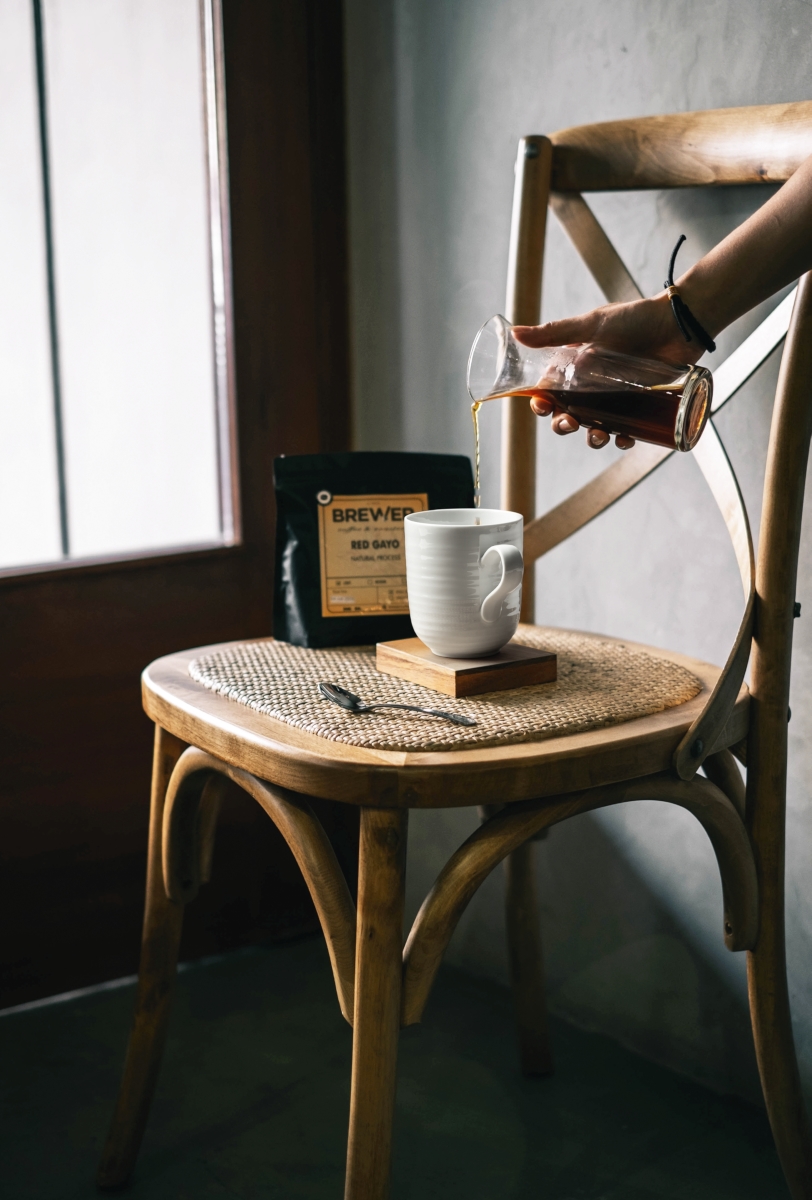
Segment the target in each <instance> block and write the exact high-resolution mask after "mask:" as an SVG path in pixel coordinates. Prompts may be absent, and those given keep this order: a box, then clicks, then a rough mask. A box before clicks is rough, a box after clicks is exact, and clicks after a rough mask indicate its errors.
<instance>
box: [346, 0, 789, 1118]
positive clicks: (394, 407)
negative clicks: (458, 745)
mask: <svg viewBox="0 0 812 1200" xmlns="http://www.w3.org/2000/svg"><path fill="white" fill-rule="evenodd" d="M347 28H348V66H349V114H350V138H351V164H350V166H351V170H350V176H351V184H350V186H351V220H352V246H353V251H352V253H353V260H352V265H353V304H354V314H355V326H354V330H355V331H354V338H355V343H354V358H355V384H356V420H357V444H358V446H359V447H361V448H368V449H381V448H404V449H412V450H448V451H458V452H463V453H469V454H470V453H471V450H472V435H471V427H470V416H469V409H468V404H467V401H466V393H465V388H464V381H463V375H464V365H465V361H466V357H467V353H468V349H469V346H470V342H471V339H472V337H473V335H474V333H475V332H476V330H477V328H478V327H479V325H480V324H481V323H482V321H483V320H485V319H486V318H487V317H488V316H490V315H491V314H492V313H494V312H496V311H500V310H501V309H502V308H503V305H504V285H505V271H506V260H507V243H508V230H509V222H510V206H511V196H512V184H513V176H512V167H513V160H514V157H515V151H516V142H517V139H518V138H519V137H520V136H521V135H522V134H527V133H547V132H551V131H554V130H555V129H559V128H562V127H565V126H568V125H575V124H579V123H584V122H589V121H596V120H608V119H610V118H614V117H630V116H638V115H644V114H647V113H660V112H670V111H680V110H685V109H696V108H715V107H723V106H727V105H741V104H763V103H770V102H777V101H784V100H796V99H808V98H809V97H810V90H811V89H812V84H811V83H810V79H811V78H812V76H810V66H811V65H812V63H811V62H810V60H811V59H812V6H810V5H809V4H807V3H803V2H801V0H771V3H770V4H764V3H763V2H762V0H609V2H607V0H604V2H603V3H601V2H600V0H568V2H567V3H563V0H501V2H500V0H347ZM767 194H768V193H767V191H766V190H765V189H757V188H743V189H725V190H722V191H717V192H715V193H713V194H706V193H700V192H696V191H693V190H687V191H682V192H678V193H670V194H664V193H663V194H658V193H648V194H644V195H636V196H634V195H624V196H610V195H604V196H598V197H595V198H594V199H593V203H594V207H595V210H596V212H597V214H598V216H599V218H600V219H601V221H602V222H603V223H604V225H605V227H606V229H607V231H608V232H609V234H610V236H611V237H612V239H613V240H614V242H615V244H616V245H617V247H618V249H619V251H620V253H621V254H622V256H623V257H624V259H625V261H626V262H627V264H628V265H629V267H630V269H631V271H632V274H633V275H634V276H635V277H636V279H637V281H638V283H639V284H640V286H641V287H642V288H643V290H644V291H645V292H646V293H648V294H651V293H652V292H654V291H655V290H658V289H659V288H660V287H661V286H662V280H663V278H664V274H665V267H666V264H667V259H668V254H669V252H670V250H671V247H672V245H673V243H674V241H675V240H676V237H677V235H678V234H679V233H681V232H685V233H686V234H687V236H688V243H687V246H686V247H684V248H683V251H682V257H681V260H680V261H681V266H682V267H683V268H684V267H686V266H687V265H688V263H689V261H691V260H692V259H695V258H698V257H700V256H701V254H702V253H704V252H705V251H706V250H707V249H708V248H709V247H710V246H712V245H713V244H714V243H715V242H716V241H717V240H718V239H719V238H720V237H722V236H723V235H724V234H725V233H726V232H727V231H728V230H729V229H730V228H732V227H733V226H734V225H735V224H737V223H738V222H739V221H741V220H742V219H743V218H744V217H745V216H747V215H748V213H750V212H751V211H752V210H753V209H754V208H755V207H757V206H758V204H760V203H761V202H762V201H763V200H764V199H765V198H766V196H767ZM600 302H601V296H600V294H599V292H598V290H597V288H596V286H595V285H594V284H593V283H592V281H591V280H590V278H589V276H588V275H587V273H586V271H585V269H584V268H583V266H582V265H581V263H580V261H579V260H578V258H577V256H576V254H575V252H574V251H573V250H572V248H571V247H570V245H569V243H568V242H567V241H566V239H565V238H564V236H563V234H562V233H561V231H560V230H559V229H558V228H557V226H556V223H555V220H554V218H552V217H551V219H550V229H549V236H548V251H547V262H546V268H545V278H544V299H543V314H544V317H545V319H549V318H552V317H555V316H562V315H565V314H568V313H571V312H578V311H583V310H584V309H587V308H590V307H592V306H593V305H595V304H597V303H600ZM770 307H771V305H767V306H765V308H764V310H763V312H766V311H768V310H769V308H770ZM763 312H762V313H761V314H754V315H752V316H750V317H748V318H745V319H743V320H742V321H740V322H739V323H738V326H737V327H734V328H733V329H731V330H730V331H729V332H728V333H726V334H725V335H724V336H723V337H722V338H721V339H720V349H719V351H718V352H717V354H716V355H714V356H712V357H711V359H710V364H709V365H710V366H711V367H713V365H714V362H717V363H718V362H721V361H722V359H723V358H724V356H725V354H726V353H727V352H728V351H729V350H730V349H732V348H733V347H734V346H735V345H736V344H738V342H739V341H740V340H741V337H742V336H743V335H744V334H745V333H747V332H748V331H749V330H750V329H751V328H752V327H753V326H754V325H755V324H756V323H757V319H758V317H759V316H760V315H763ZM777 369H778V363H777V356H773V359H772V360H771V361H769V362H768V363H767V364H766V365H765V366H764V367H763V368H762V369H761V370H760V371H759V373H758V374H757V375H756V377H755V378H754V379H753V380H752V381H751V382H750V383H749V384H748V385H747V387H746V388H745V389H744V390H743V391H742V392H741V393H740V394H739V395H738V396H737V397H736V399H735V400H734V401H733V402H732V403H731V405H730V407H729V409H728V410H726V411H725V412H724V414H723V415H722V416H721V417H720V420H719V422H718V424H719V428H720V432H721V433H722V436H723V438H724V439H725V442H726V444H727V446H728V450H729V453H730V454H731V457H732V459H733V462H734V465H735V467H736V470H737V472H738V473H739V477H740V480H741V483H742V487H743V490H744V492H745V496H746V499H747V503H748V507H749V509H750V514H751V519H752V520H753V523H754V525H755V526H756V527H757V525H758V515H759V507H760V488H761V484H762V479H763V471H764V455H765V447H766V440H767V433H768V428H769V418H770V410H771V399H772V395H773V390H774V386H775V380H776V376H777ZM496 407H497V406H496V405H494V406H493V408H494V409H495V408H496ZM483 425H484V498H485V503H496V502H497V500H498V464H499V414H498V412H496V411H486V413H485V416H484V420H483ZM538 450H539V472H538V480H539V483H538V511H543V510H544V509H546V508H548V507H549V506H550V505H551V504H554V503H556V502H557V501H558V500H559V499H561V498H562V497H563V496H564V495H566V494H568V493H569V492H570V491H571V490H572V489H573V488H574V487H576V486H580V484H582V483H583V482H584V481H585V480H586V479H588V478H589V477H590V476H591V475H592V474H594V473H596V472H597V471H598V470H599V469H601V468H603V467H604V466H606V465H608V463H609V462H610V461H611V457H612V455H613V454H616V453H617V451H614V450H608V451H603V452H602V453H601V454H600V455H598V454H596V453H595V452H594V451H589V450H588V449H587V448H586V446H585V445H584V444H583V437H582V435H576V436H575V437H571V438H569V439H566V440H561V439H558V438H554V437H553V436H552V435H551V434H550V432H549V429H548V428H547V427H546V426H545V424H544V423H542V422H539V430H538ZM811 552H812V523H810V524H808V526H807V533H806V536H805V539H804V546H803V550H802V565H801V580H800V585H799V590H798V595H799V598H800V599H801V600H802V601H804V602H805V603H806V610H805V611H806V612H807V613H808V614H809V619H808V620H802V621H801V622H799V623H798V627H797V629H796V648H795V676H794V681H795V682H794V689H793V699H792V707H793V713H794V717H793V722H792V725H791V738H790V741H791V762H790V774H791V779H790V796H789V819H788V823H789V830H788V832H789V840H788V864H787V868H788V869H787V899H788V909H789V916H788V936H789V972H790V987H791V994H792V1001H793V1015H794V1020H795V1029H796V1038H797V1041H798V1045H799V1050H800V1053H801V1057H802V1067H803V1070H804V1075H805V1079H806V1081H807V1084H808V1085H809V1088H810V1091H812V992H810V988H809V986H808V980H809V974H808V971H809V968H808V964H809V961H810V956H809V953H808V950H809V942H810V939H811V938H812V884H810V883H809V882H808V874H807V864H808V861H809V852H810V849H811V848H812V846H811V845H810V843H811V842H812V813H810V812H809V807H810V806H809V799H808V795H809V788H808V786H807V783H806V780H807V778H808V777H809V774H810V772H809V767H810V766H812V744H810V741H811V739H812V703H810V701H811V700H812V695H811V694H810V693H811V692H812V635H811V634H810V630H811V629H812V587H810V586H809V585H810V583H812V553H811ZM740 604H741V592H740V587H739V583H738V577H737V572H736V568H735V563H734V559H733V554H732V551H731V549H730V547H729V544H728V542H727V537H726V534H725V531H724V527H723V525H722V522H721V519H720V518H719V516H718V515H717V513H716V511H715V509H714V507H713V504H712V501H711V500H710V497H709V495H708V493H707V492H706V491H705V487H704V484H703V482H702V480H701V477H700V476H699V473H698V471H697V470H696V468H695V467H694V465H693V463H692V462H691V461H690V460H689V459H681V460H680V461H672V462H671V463H669V464H668V465H667V466H666V467H665V468H663V469H662V470H661V471H660V472H659V473H658V474H657V475H656V476H655V477H654V478H653V479H651V480H650V481H649V482H648V483H647V484H646V485H645V486H644V487H642V488H641V489H638V491H636V492H635V493H633V494H632V495H631V496H630V497H628V498H627V499H626V500H625V501H624V502H623V503H622V504H620V505H618V506H617V507H616V508H615V509H614V510H612V511H611V512H610V513H608V514H607V515H606V516H604V517H603V518H602V519H601V521H600V522H598V523H597V524H595V525H594V526H592V527H589V528H588V529H586V530H584V531H583V532H582V533H580V534H579V535H578V536H577V537H575V538H574V539H573V540H572V541H571V543H569V544H567V545H565V546H563V547H560V548H558V549H557V550H555V551H554V552H553V553H552V554H550V555H549V556H548V558H547V559H545V560H544V562H543V563H541V564H540V565H539V567H538V607H537V620H539V621H541V622H544V623H549V624H561V625H566V626H570V627H574V628H582V629H589V630H597V631H602V632H605V633H610V634H614V635H619V636H624V637H629V638H633V639H636V640H639V641H643V642H649V643H653V644H656V645H663V646H670V647H672V648H674V649H678V650H681V651H684V652H686V653H690V654H694V655H696V656H697V657H701V658H706V659H709V660H711V661H715V662H721V661H724V658H725V656H726V654H727V650H728V649H729V647H730V644H731V640H732V637H733V634H734V631H735V629H736V625H737V621H738V617H739V613H740ZM474 820H475V819H474V817H473V815H472V814H471V813H470V812H469V811H467V810H466V811H449V812H437V813H422V814H415V815H414V817H413V820H412V834H411V841H410V854H411V858H410V898H409V899H410V906H411V911H414V910H415V909H416V907H417V905H418V904H419V902H420V899H421V898H422V896H423V895H424V894H425V891H426V889H427V888H428V887H429V886H430V884H431V881H432V879H433V878H434V876H435V874H436V872H437V871H438V870H439V868H440V867H441V866H442V864H443V863H444V861H445V860H446V858H447V857H448V855H449V853H450V852H451V851H452V850H453V849H454V847H455V846H456V845H457V844H458V843H459V842H460V840H462V838H463V837H464V836H466V835H467V833H468V832H469V831H470V829H471V828H472V827H473V824H474ZM538 862H539V871H538V875H539V890H540V895H541V898H542V899H541V905H542V921H543V929H544V936H545V946H546V954H547V968H548V975H549V988H550V999H551V1007H552V1008H553V1009H554V1010H555V1011H557V1012H559V1013H561V1014H563V1015H564V1016H567V1017H568V1018H570V1019H571V1020H575V1021H577V1022H579V1023H581V1024H583V1025H585V1026H588V1027H591V1028H595V1029H600V1030H603V1031H605V1032H607V1033H609V1034H611V1035H613V1036H615V1037H617V1038H619V1039H621V1040H623V1041H624V1042H626V1043H627V1044H629V1045H631V1046H633V1047H634V1048H636V1049H638V1050H639V1051H640V1052H641V1053H644V1054H646V1055H648V1056H650V1057H652V1058H655V1059H658V1060H660V1061H662V1062H665V1063H667V1064H669V1065H671V1066H673V1067H675V1068H677V1069H679V1070H682V1071H685V1072H687V1073H690V1074H691V1075H694V1076H695V1077H697V1078H701V1079H703V1080H706V1081H707V1082H709V1083H711V1084H713V1085H714V1086H717V1087H720V1088H723V1089H726V1090H732V1091H735V1092H738V1093H740V1094H744V1095H755V1094H757V1083H756V1077H755V1065H754V1058H753V1053H752V1049H751V1044H750V1038H749V1028H748V1019H747V1006H746V990H745V977H744V961H743V955H731V954H729V953H728V952H727V951H726V950H725V949H724V947H723V945H722V939H721V890H720V886H719V882H718V877H717V874H716V868H715V863H714V860H713V855H712V852H711V850H710V846H709V844H708V843H707V841H706V840H705V836H704V834H703V833H702V831H701V830H700V829H699V827H698V826H697V825H695V824H694V823H693V820H692V818H691V817H690V816H689V815H688V814H687V813H684V812H682V811H680V810H677V809H672V808H671V807H669V806H665V805H660V804H656V803H654V802H651V803H645V804H639V805H636V806H631V805H630V806H623V807H621V808H618V809H616V810H610V811H607V812H604V813H599V814H596V815H594V816H584V817H580V818H577V819H576V820H573V821H571V822H569V823H568V824H567V825H565V826H563V827H560V828H558V829H555V830H553V832H552V834H551V836H550V837H549V839H548V840H547V841H546V842H544V843H542V844H541V845H540V847H539V854H538ZM502 888H503V885H502V879H501V877H500V876H498V875H496V876H494V877H492V878H491V880H489V882H488V884H487V885H486V886H485V887H483V888H482V890H481V892H480V894H479V895H478V896H477V898H476V900H475V902H474V903H473V904H472V905H471V907H470V909H469V911H468V913H467V914H466V916H465V918H464V920H463V922H462V923H461V926H460V928H459V930H458V932H457V934H456V935H455V938H454V941H453V943H452V947H451V948H450V952H449V955H450V958H451V960H452V961H454V962H456V963H458V964H459V965H461V966H464V967H466V968H468V969H470V970H471V971H475V972H478V973H484V974H489V975H493V976H495V977H497V978H503V977H504V976H505V971H506V962H505V950H504V936H503V923H502Z"/></svg>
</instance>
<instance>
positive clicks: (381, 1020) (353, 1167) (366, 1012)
mask: <svg viewBox="0 0 812 1200" xmlns="http://www.w3.org/2000/svg"><path fill="white" fill-rule="evenodd" d="M407 820H408V812H405V811H402V810H397V809H372V808H364V809H362V810H361V841H360V862H359V872H358V934H357V940H356V964H355V1013H354V1021H353V1045H352V1091H351V1096H350V1130H349V1142H348V1146H347V1177H346V1184H345V1191H344V1197H345V1200H385V1197H386V1196H387V1195H388V1194H389V1174H390V1163H391V1155H392V1121H393V1116H394V1107H395V1073H396V1068H397V1053H398V1034H399V1031H400V993H401V980H402V974H403V966H402V955H403V893H404V880H405V875H406V828H407Z"/></svg>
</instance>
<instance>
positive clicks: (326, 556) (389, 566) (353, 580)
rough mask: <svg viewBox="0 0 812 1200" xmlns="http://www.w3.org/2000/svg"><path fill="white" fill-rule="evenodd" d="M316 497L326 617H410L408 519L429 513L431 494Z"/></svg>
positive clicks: (322, 602)
mask: <svg viewBox="0 0 812 1200" xmlns="http://www.w3.org/2000/svg"><path fill="white" fill-rule="evenodd" d="M316 498H317V500H318V503H319V559H320V563H321V615H322V616H323V617H357V616H361V615H364V614H374V613H381V614H383V613H388V614H392V615H395V614H398V613H401V614H406V613H408V611H409V601H408V598H407V594H406V551H405V547H404V538H403V519H404V517H406V516H407V515H408V514H409V513H413V512H425V511H426V509H428V507H429V498H428V494H427V493H426V492H420V493H418V494H416V495H397V496H333V495H331V494H330V493H329V492H327V491H324V492H319V493H318V496H317V497H316Z"/></svg>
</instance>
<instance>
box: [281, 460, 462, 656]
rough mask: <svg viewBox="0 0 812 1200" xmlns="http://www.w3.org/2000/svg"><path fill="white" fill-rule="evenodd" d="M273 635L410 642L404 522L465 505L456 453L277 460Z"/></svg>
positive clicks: (341, 642) (334, 642) (348, 642)
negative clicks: (426, 512)
mask: <svg viewBox="0 0 812 1200" xmlns="http://www.w3.org/2000/svg"><path fill="white" fill-rule="evenodd" d="M274 484H275V486H276V505H277V509H276V511H277V516H276V575H275V583H274V629H273V632H274V637H276V638H279V639H280V640H281V641H285V642H293V643H294V645H296V646H310V647H315V646H359V645H369V644H370V643H373V642H381V641H390V640H392V639H393V638H404V637H412V636H413V633H414V631H413V629H412V625H411V622H410V620H409V604H408V600H407V596H406V556H405V550H404V544H403V519H404V517H405V516H406V515H407V514H408V513H410V512H422V511H423V510H425V509H428V508H471V507H472V506H473V503H474V479H473V472H472V470H471V463H470V460H469V459H467V458H465V457H464V456H463V455H458V454H405V453H396V452H381V453H375V452H367V451H357V452H355V453H347V454H302V455H294V456H292V457H282V458H277V459H276V460H275V462H274Z"/></svg>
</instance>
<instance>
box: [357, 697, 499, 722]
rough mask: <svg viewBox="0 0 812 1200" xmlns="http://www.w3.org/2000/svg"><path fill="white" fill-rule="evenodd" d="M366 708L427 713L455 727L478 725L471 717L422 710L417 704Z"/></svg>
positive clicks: (387, 704) (380, 705) (369, 705)
mask: <svg viewBox="0 0 812 1200" xmlns="http://www.w3.org/2000/svg"><path fill="white" fill-rule="evenodd" d="M364 707H365V708H366V710H367V712H369V710H370V709H373V708H403V709H406V710H407V712H419V713H426V714H427V715H428V716H429V717H442V718H443V719H444V720H446V721H453V722H454V724H455V725H476V721H474V720H473V719H472V718H471V717H463V716H462V715H460V714H459V713H450V712H446V711H445V710H444V709H442V708H421V707H420V706H419V705H417V704H395V703H392V702H389V703H386V702H384V703H381V704H367V705H365V706H364Z"/></svg>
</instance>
